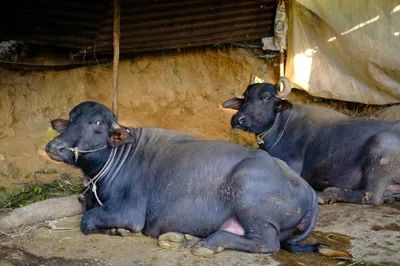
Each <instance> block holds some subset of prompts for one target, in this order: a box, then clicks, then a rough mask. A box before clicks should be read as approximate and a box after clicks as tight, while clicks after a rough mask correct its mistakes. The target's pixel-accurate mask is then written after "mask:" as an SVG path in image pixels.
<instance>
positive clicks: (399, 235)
mask: <svg viewBox="0 0 400 266" xmlns="http://www.w3.org/2000/svg"><path fill="white" fill-rule="evenodd" d="M399 207H400V206H399V205H390V206H382V207H373V206H366V205H364V206H358V205H352V204H334V205H329V206H321V212H320V216H319V218H318V222H317V226H316V228H315V230H314V232H313V233H312V235H311V237H310V238H309V239H307V240H306V241H305V243H309V242H320V243H323V244H327V245H329V246H331V247H333V248H336V249H337V250H341V251H350V252H351V253H352V254H353V256H354V257H355V258H357V259H359V260H360V263H361V262H362V263H365V264H367V265H399V262H400V253H399V246H400V208H399ZM80 218H81V216H80V215H79V216H75V217H71V218H65V219H62V220H59V221H57V223H56V226H55V228H53V229H49V228H47V227H38V228H37V229H36V230H34V228H35V227H31V228H29V230H27V229H28V228H26V229H25V230H24V231H23V232H19V233H16V234H11V235H9V236H2V237H0V243H1V244H0V258H1V259H0V265H57V266H60V265H337V263H340V262H341V261H340V260H334V259H329V258H327V257H323V256H321V255H319V254H292V253H289V252H286V251H279V252H278V253H276V254H273V255H267V254H249V253H244V252H237V251H230V250H225V251H223V252H221V253H220V254H216V255H214V257H213V258H202V257H196V256H193V255H192V254H191V253H190V251H189V250H165V249H161V248H160V247H159V246H158V242H157V240H156V239H151V238H149V237H146V236H142V235H136V236H131V237H119V236H108V235H89V236H86V235H83V234H82V233H81V232H80V230H79V223H80ZM352 263H354V262H352ZM350 264H351V263H350V262H348V263H346V264H344V265H350ZM339 265H340V264H339ZM353 265H356V264H353Z"/></svg>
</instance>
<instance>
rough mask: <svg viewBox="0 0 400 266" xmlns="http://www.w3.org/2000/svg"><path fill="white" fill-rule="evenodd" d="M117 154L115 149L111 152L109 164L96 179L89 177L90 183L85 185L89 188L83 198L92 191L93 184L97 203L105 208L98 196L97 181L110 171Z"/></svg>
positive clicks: (105, 165) (106, 164) (107, 163)
mask: <svg viewBox="0 0 400 266" xmlns="http://www.w3.org/2000/svg"><path fill="white" fill-rule="evenodd" d="M116 153H117V149H116V148H114V149H112V150H111V153H110V156H109V157H108V159H107V162H106V163H105V164H104V166H103V168H101V170H100V171H99V172H98V173H97V175H95V177H93V178H92V179H90V178H89V177H88V178H89V180H90V181H89V182H87V183H86V184H85V186H86V187H87V188H86V189H85V190H84V191H83V192H82V193H81V194H80V196H83V195H84V194H85V193H86V192H87V191H88V190H89V189H90V184H92V189H91V190H92V192H93V194H94V196H95V197H96V200H97V202H98V203H99V205H100V206H103V203H102V202H101V200H100V199H99V196H98V195H97V186H96V183H97V181H99V180H100V179H101V178H102V177H103V176H104V175H105V174H106V173H107V171H108V170H109V169H110V167H111V165H112V164H113V162H114V159H115V154H116Z"/></svg>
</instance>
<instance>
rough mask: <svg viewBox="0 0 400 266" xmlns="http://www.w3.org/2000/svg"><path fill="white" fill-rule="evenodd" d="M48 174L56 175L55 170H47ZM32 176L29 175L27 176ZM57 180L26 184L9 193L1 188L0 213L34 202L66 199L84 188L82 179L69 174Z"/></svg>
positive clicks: (60, 175)
mask: <svg viewBox="0 0 400 266" xmlns="http://www.w3.org/2000/svg"><path fill="white" fill-rule="evenodd" d="M45 171H47V173H56V171H55V169H47V170H45ZM28 175H29V176H30V175H31V173H28V174H27V175H26V176H28ZM58 176H59V178H58V179H57V180H53V181H50V182H40V181H37V182H34V183H26V184H24V186H23V187H20V188H14V189H13V190H12V191H9V192H7V190H6V189H5V188H4V187H1V188H0V212H1V211H5V210H9V209H15V208H20V207H23V206H26V205H28V204H31V203H33V202H37V201H41V200H45V199H49V198H56V197H64V196H69V195H73V194H77V193H79V191H80V189H81V187H82V178H81V177H80V176H73V175H71V174H68V173H61V174H59V175H58Z"/></svg>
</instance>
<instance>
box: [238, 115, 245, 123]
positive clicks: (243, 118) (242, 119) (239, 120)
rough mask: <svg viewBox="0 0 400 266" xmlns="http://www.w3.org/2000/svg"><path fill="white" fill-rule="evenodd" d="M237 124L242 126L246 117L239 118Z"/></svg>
mask: <svg viewBox="0 0 400 266" xmlns="http://www.w3.org/2000/svg"><path fill="white" fill-rule="evenodd" d="M238 122H239V124H241V125H243V124H244V122H246V117H244V116H241V117H239V118H238Z"/></svg>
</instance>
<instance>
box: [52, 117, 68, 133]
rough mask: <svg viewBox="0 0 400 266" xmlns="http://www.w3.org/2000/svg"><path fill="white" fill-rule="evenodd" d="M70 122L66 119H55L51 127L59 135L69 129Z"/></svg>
mask: <svg viewBox="0 0 400 266" xmlns="http://www.w3.org/2000/svg"><path fill="white" fill-rule="evenodd" d="M68 124H69V122H68V120H64V119H54V120H52V121H51V127H52V128H53V129H54V130H55V131H57V132H58V133H63V132H64V131H65V129H66V128H67V127H68Z"/></svg>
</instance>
